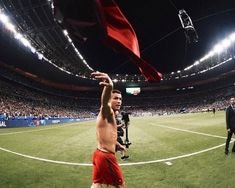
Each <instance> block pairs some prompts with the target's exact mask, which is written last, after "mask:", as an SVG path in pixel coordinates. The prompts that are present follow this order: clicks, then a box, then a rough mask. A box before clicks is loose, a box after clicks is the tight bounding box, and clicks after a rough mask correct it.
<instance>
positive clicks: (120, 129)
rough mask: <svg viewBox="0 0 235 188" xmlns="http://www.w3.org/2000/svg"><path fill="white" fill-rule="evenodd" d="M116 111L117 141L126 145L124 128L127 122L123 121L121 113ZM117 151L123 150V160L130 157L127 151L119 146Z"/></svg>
mask: <svg viewBox="0 0 235 188" xmlns="http://www.w3.org/2000/svg"><path fill="white" fill-rule="evenodd" d="M115 113H116V123H117V141H118V142H119V143H120V144H121V145H123V146H124V145H125V144H124V142H123V140H122V138H121V137H123V136H124V130H123V127H124V126H125V123H123V122H122V117H120V114H119V112H118V111H116V112H115ZM116 151H120V152H121V159H122V160H126V159H128V158H129V156H128V155H125V151H124V150H121V149H119V148H116Z"/></svg>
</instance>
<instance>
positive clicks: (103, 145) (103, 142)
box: [96, 113, 117, 153]
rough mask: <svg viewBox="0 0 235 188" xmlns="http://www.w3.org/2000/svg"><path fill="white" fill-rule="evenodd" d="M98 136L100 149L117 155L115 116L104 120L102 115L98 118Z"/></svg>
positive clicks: (112, 115)
mask: <svg viewBox="0 0 235 188" xmlns="http://www.w3.org/2000/svg"><path fill="white" fill-rule="evenodd" d="M96 136H97V142H98V149H100V150H103V151H107V152H113V153H115V147H116V143H117V124H116V120H115V116H114V114H111V115H110V117H109V118H108V119H107V118H103V117H102V115H101V113H100V114H99V115H98V117H97V123H96Z"/></svg>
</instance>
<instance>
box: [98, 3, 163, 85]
mask: <svg viewBox="0 0 235 188" xmlns="http://www.w3.org/2000/svg"><path fill="white" fill-rule="evenodd" d="M96 5H97V10H98V14H99V15H100V16H99V18H100V19H99V20H100V24H101V25H102V27H103V28H104V31H105V33H106V36H105V38H104V39H105V42H106V43H109V45H111V46H112V47H113V48H116V49H119V50H121V51H123V52H125V53H126V54H127V55H128V56H129V57H130V58H131V59H132V61H133V62H134V63H136V65H137V66H138V68H139V70H140V72H141V73H142V75H143V76H144V77H145V78H146V79H147V80H148V81H150V82H154V81H160V80H161V78H162V74H161V73H159V72H158V71H157V70H156V69H155V68H154V67H153V66H151V65H150V64H148V63H147V62H146V61H144V60H143V59H141V58H140V51H139V44H138V39H137V36H136V34H135V31H134V29H133V28H132V26H131V24H130V23H129V22H128V20H127V19H126V18H125V16H124V15H123V13H122V12H121V10H120V9H119V7H118V5H117V4H116V3H115V2H114V1H113V0H96Z"/></svg>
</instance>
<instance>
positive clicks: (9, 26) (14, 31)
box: [5, 22, 16, 33]
mask: <svg viewBox="0 0 235 188" xmlns="http://www.w3.org/2000/svg"><path fill="white" fill-rule="evenodd" d="M5 25H6V28H7V29H8V30H9V31H11V32H13V33H16V29H15V26H14V25H13V24H12V23H10V22H6V23H5Z"/></svg>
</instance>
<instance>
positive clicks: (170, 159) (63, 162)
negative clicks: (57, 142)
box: [0, 124, 234, 166]
mask: <svg viewBox="0 0 235 188" xmlns="http://www.w3.org/2000/svg"><path fill="white" fill-rule="evenodd" d="M153 125H155V124H153ZM156 126H159V127H164V128H170V129H173V130H178V131H183V132H189V133H193V134H200V135H203V136H210V137H216V138H223V139H226V137H221V136H217V135H211V134H206V133H200V132H195V131H189V130H184V129H178V128H173V127H168V126H163V125H156ZM43 130H44V129H43ZM233 141H234V140H232V141H231V142H233ZM224 145H225V144H220V145H218V146H214V147H211V148H208V149H204V150H201V151H198V152H193V153H189V154H185V155H180V156H176V157H169V158H165V159H158V160H151V161H141V162H133V163H121V164H119V165H120V166H134V165H143V164H152V163H160V162H166V161H172V160H176V159H181V158H186V157H191V156H194V155H198V154H201V153H205V152H208V151H211V150H214V149H217V148H219V147H222V146H224ZM0 150H2V151H5V152H8V153H12V154H15V155H19V156H22V157H25V158H29V159H34V160H39V161H44V162H50V163H56V164H63V165H72V166H92V164H89V163H72V162H65V161H56V160H50V159H44V158H40V157H33V156H30V155H25V154H21V153H18V152H14V151H11V150H8V149H5V148H2V147H0Z"/></svg>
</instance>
